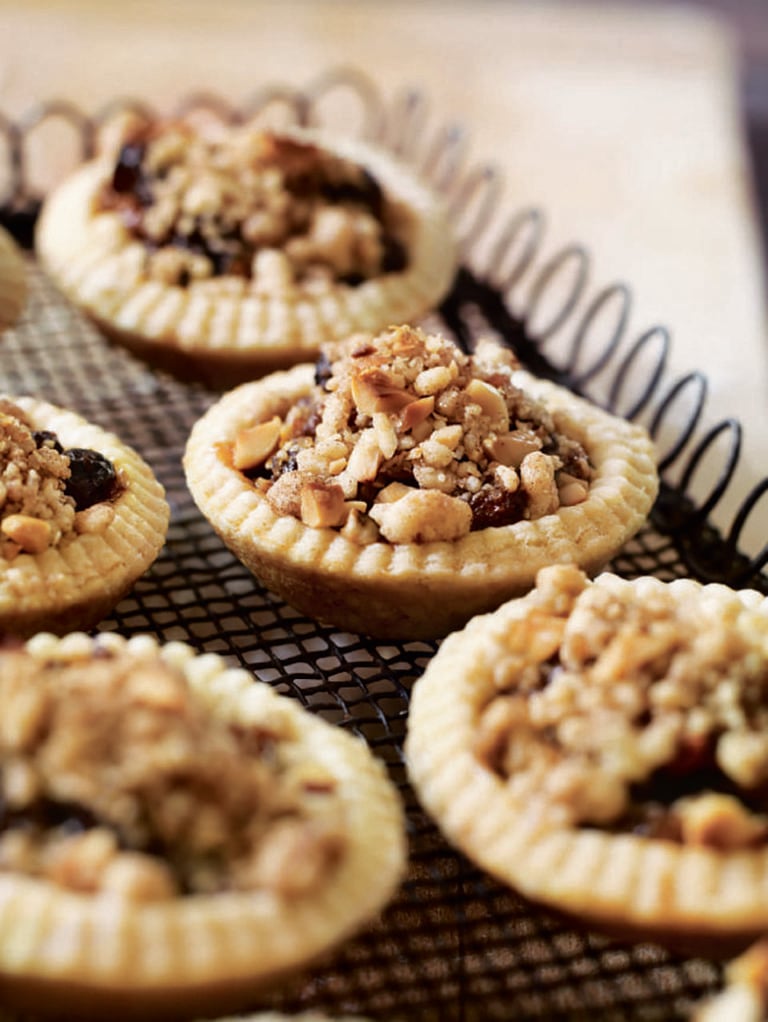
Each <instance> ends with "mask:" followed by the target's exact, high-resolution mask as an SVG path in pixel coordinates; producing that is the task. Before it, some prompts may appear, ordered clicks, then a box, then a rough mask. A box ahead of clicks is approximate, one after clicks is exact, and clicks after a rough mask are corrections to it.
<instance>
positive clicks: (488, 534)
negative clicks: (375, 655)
mask: <svg viewBox="0 0 768 1022" xmlns="http://www.w3.org/2000/svg"><path fill="white" fill-rule="evenodd" d="M313 372H314V367H313V366H311V365H302V366H295V367H294V368H293V369H291V370H288V371H287V372H282V373H274V374H272V375H270V376H269V377H266V378H265V379H263V380H259V381H254V382H251V383H247V384H243V385H242V386H241V387H238V388H236V389H235V390H233V391H231V392H229V393H228V394H226V395H224V396H223V397H222V398H221V399H219V401H217V402H216V403H215V404H214V405H212V406H211V408H210V409H209V410H208V411H207V412H206V414H205V415H204V416H203V417H202V418H201V419H200V420H199V421H198V422H197V423H196V424H195V426H194V427H193V429H192V432H191V434H190V437H189V440H188V442H187V447H186V452H185V456H184V467H185V472H186V476H187V482H188V485H189V488H190V490H191V492H192V495H193V497H194V499H195V501H196V502H197V505H198V507H199V508H200V510H201V511H202V513H203V515H204V516H205V517H206V518H207V519H208V520H209V521H210V522H211V524H212V525H213V527H214V529H215V530H216V532H217V533H218V534H219V535H220V536H221V538H222V539H223V540H224V542H225V543H226V544H227V546H228V547H229V548H230V549H231V550H232V551H233V552H234V553H235V555H236V556H237V557H238V558H239V559H240V560H241V561H242V562H243V563H244V564H245V565H246V566H247V567H248V568H249V570H250V571H251V572H253V574H254V575H256V577H257V578H258V579H259V581H260V582H262V584H263V585H265V586H266V587H267V588H268V589H271V590H273V591H274V592H276V593H278V594H279V595H280V596H282V597H283V599H285V600H286V602H287V603H289V604H291V605H292V606H294V607H296V608H297V609H298V610H300V611H302V612H303V613H304V614H307V615H308V616H309V617H312V618H315V619H319V620H321V621H323V622H326V623H329V624H333V625H336V626H339V627H343V628H345V629H348V630H350V631H353V632H361V633H364V634H368V635H372V636H377V637H382V638H400V639H424V638H434V637H439V636H443V635H446V634H447V633H448V632H450V631H452V630H454V629H455V628H458V627H461V626H462V625H463V624H465V623H466V621H467V620H468V619H469V618H470V617H471V616H472V615H474V614H478V613H482V612H486V611H489V610H492V609H493V608H495V607H497V606H498V605H499V604H500V603H502V602H503V601H504V600H506V599H509V598H511V597H513V596H519V595H521V594H523V593H525V592H526V591H527V590H528V589H529V588H530V587H531V586H532V585H533V583H534V580H535V577H536V573H537V572H538V570H539V569H540V568H542V567H544V566H545V565H547V564H553V563H574V564H578V565H579V566H581V567H583V568H584V569H585V570H586V571H589V572H595V571H597V570H599V569H601V568H602V567H604V565H605V564H606V562H607V561H608V560H609V559H610V558H611V557H612V556H613V555H614V554H615V553H616V552H617V550H618V549H619V548H620V547H621V546H622V544H623V543H624V542H625V541H626V540H627V539H628V538H629V537H631V536H632V535H633V534H634V533H635V532H637V530H638V529H639V528H640V527H641V525H642V524H643V523H644V521H645V520H646V517H647V515H648V513H649V511H650V509H651V506H652V504H653V501H654V499H655V496H656V492H657V485H658V483H657V474H656V467H655V459H654V450H653V445H652V443H651V441H650V439H649V437H648V434H647V433H646V431H645V430H644V429H642V428H641V427H639V426H636V425H633V424H631V423H628V422H627V421H625V420H623V419H620V418H618V417H615V416H612V415H609V414H608V413H606V412H604V411H602V410H600V409H598V408H597V407H596V406H594V405H592V404H590V403H589V402H587V401H585V400H583V399H581V398H578V397H576V396H575V395H573V394H572V393H571V392H570V391H567V390H566V389H565V388H562V387H559V386H557V385H555V384H551V383H549V382H547V381H544V380H539V379H536V378H534V377H533V376H531V375H530V374H528V373H526V372H523V371H520V372H518V373H516V374H515V382H516V383H518V384H519V385H520V386H521V387H523V388H524V389H525V390H526V391H527V392H528V393H530V394H531V395H532V396H533V397H536V398H538V399H540V400H542V401H543V402H544V403H545V404H546V405H547V407H548V408H549V409H550V411H552V412H553V413H554V415H555V419H556V422H557V425H558V428H559V429H560V430H562V432H564V433H567V434H569V435H570V436H572V437H574V438H575V439H577V440H580V441H581V442H582V444H583V445H584V447H585V448H586V450H587V452H588V454H589V455H590V458H591V460H592V463H593V465H594V467H595V470H596V471H595V477H594V479H593V481H592V483H591V487H590V491H589V496H588V499H587V500H585V501H584V502H583V503H581V504H578V505H574V506H572V507H566V508H561V509H560V511H558V512H557V513H556V514H553V515H547V516H545V517H543V518H539V519H537V520H535V521H521V522H518V523H516V524H513V525H507V526H501V527H494V528H486V529H480V530H477V531H475V532H470V533H469V534H468V535H466V536H464V537H463V538H461V539H459V540H456V541H454V542H447V541H439V542H437V541H435V542H425V543H387V542H376V543H372V544H370V545H368V546H361V545H359V544H356V543H354V542H352V541H350V540H348V539H346V538H345V537H343V536H341V535H340V534H339V533H338V531H336V530H334V529H331V528H310V527H308V526H306V525H304V524H303V523H302V522H301V521H299V520H298V519H296V518H292V517H290V516H279V515H276V514H275V513H274V512H273V511H272V510H271V508H270V506H269V503H268V502H267V500H266V498H265V496H264V495H263V494H262V493H261V492H259V491H258V490H257V489H256V488H255V487H254V486H253V485H252V484H251V483H250V482H249V481H248V480H247V479H246V478H245V476H243V475H242V474H241V473H240V472H238V471H236V470H235V469H233V468H231V467H230V466H229V465H227V463H226V461H225V460H224V459H223V458H222V456H221V453H220V446H221V445H222V444H225V443H227V442H228V441H232V440H233V439H234V438H235V436H236V435H237V433H238V431H239V430H240V429H241V428H243V427H244V426H246V425H250V424H252V423H254V422H258V421H259V420H266V419H269V418H271V417H272V416H273V415H276V414H277V415H283V414H285V412H286V410H287V409H288V408H289V407H290V406H291V405H293V404H294V403H295V402H296V401H297V400H298V399H299V398H300V397H301V396H302V395H304V394H306V393H307V392H308V391H309V390H310V388H311V386H312V383H313Z"/></svg>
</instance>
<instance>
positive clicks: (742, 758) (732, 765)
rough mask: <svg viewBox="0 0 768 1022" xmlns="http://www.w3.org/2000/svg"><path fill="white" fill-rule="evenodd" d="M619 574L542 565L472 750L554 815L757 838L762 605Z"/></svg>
mask: <svg viewBox="0 0 768 1022" xmlns="http://www.w3.org/2000/svg"><path fill="white" fill-rule="evenodd" d="M616 582H617V584H616V585H611V584H609V583H608V581H605V582H603V583H602V584H590V583H588V581H587V579H586V576H585V575H584V574H583V573H582V572H580V571H579V570H577V569H576V568H574V567H570V566H557V567H552V568H547V569H544V570H542V571H541V572H540V573H539V576H538V579H537V586H536V590H535V595H534V596H533V597H531V599H532V600H533V601H534V602H533V607H532V609H531V610H530V611H529V612H528V613H527V614H526V615H525V616H524V617H521V618H519V619H517V620H516V621H514V622H512V623H511V627H510V628H509V629H508V631H507V633H506V635H505V638H504V647H505V652H506V658H505V659H502V661H501V662H499V663H498V665H497V667H496V674H495V676H496V678H497V688H498V694H497V695H495V696H494V697H493V698H492V699H491V700H490V702H489V703H488V704H487V705H486V706H485V707H484V709H483V710H482V713H481V716H480V719H479V721H478V736H477V742H476V754H477V755H478V756H479V757H480V758H481V759H482V760H483V761H484V762H486V763H487V764H488V765H489V766H490V767H491V768H492V769H493V770H495V771H497V772H498V773H499V774H500V775H501V776H502V777H504V778H506V782H507V784H508V785H509V786H510V788H511V789H512V790H514V792H515V794H516V797H518V798H519V800H520V802H521V803H523V804H527V805H528V807H529V811H530V812H531V813H532V814H534V815H537V816H538V817H540V818H541V819H542V820H543V821H547V822H548V823H550V824H552V825H555V826H579V825H581V826H588V825H595V826H599V827H606V828H609V829H617V830H627V831H630V830H631V831H634V832H636V833H638V834H645V835H648V836H653V837H659V838H666V839H669V840H672V841H677V842H682V843H686V844H699V845H707V846H710V847H717V848H740V847H746V846H753V845H755V844H764V843H765V842H766V841H768V798H767V797H766V792H767V791H768V699H767V698H766V697H767V696H768V655H767V654H768V619H766V617H765V615H760V614H758V613H755V612H750V611H749V610H748V609H746V608H743V607H736V606H735V605H734V604H729V605H727V608H726V609H724V607H723V605H722V604H721V603H718V602H717V601H715V600H713V601H707V600H704V599H702V600H697V599H695V598H691V593H690V592H687V593H685V594H683V595H681V594H680V593H679V592H678V591H676V590H675V589H674V588H673V587H664V586H662V585H659V586H657V587H649V588H648V589H647V590H644V592H643V596H642V599H639V598H638V597H637V595H636V594H635V593H634V592H633V590H632V588H631V587H630V586H629V585H628V584H627V583H623V584H622V583H621V581H620V580H616ZM513 682H514V688H513V687H512V683H513Z"/></svg>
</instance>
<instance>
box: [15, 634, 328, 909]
mask: <svg viewBox="0 0 768 1022" xmlns="http://www.w3.org/2000/svg"><path fill="white" fill-rule="evenodd" d="M39 638H40V637H39ZM70 638H73V637H70ZM81 638H84V636H81ZM102 638H103V643H104V644H103V646H101V647H99V646H97V647H96V652H95V654H93V653H90V652H89V653H78V652H75V653H70V654H63V653H61V652H57V651H56V650H55V649H52V650H51V651H48V650H46V649H44V648H43V647H42V646H41V645H40V644H38V646H39V648H37V649H36V651H35V652H34V654H32V653H30V652H29V651H28V650H26V649H24V648H22V647H20V646H17V647H15V648H14V647H12V646H10V645H6V646H5V647H0V871H11V872H17V873H22V874H26V875H29V876H32V877H37V878H40V879H44V880H46V881H49V882H51V883H54V884H57V885H59V886H62V887H65V888H68V889H70V890H73V891H77V892H82V893H103V894H109V895H114V896H120V897H123V898H126V899H130V900H133V901H159V900H165V899H168V898H174V897H177V896H179V895H185V894H196V893H216V892H219V891H225V890H246V889H254V888H269V889H272V890H275V891H277V892H280V893H281V894H284V895H288V896H290V895H295V894H299V893H302V892H304V891H307V890H309V889H311V888H313V887H314V886H315V885H316V884H318V883H321V882H322V881H323V880H324V878H326V877H327V875H328V871H329V870H331V869H333V868H334V865H335V863H336V862H337V861H338V858H339V856H340V855H341V853H342V849H343V845H344V842H343V835H342V830H343V817H342V814H341V809H340V808H339V802H338V798H337V796H336V793H335V785H336V782H335V780H334V778H333V777H332V776H331V775H329V774H328V772H327V770H325V769H324V768H323V767H322V766H321V765H320V764H315V763H312V762H308V761H307V760H306V759H305V758H303V757H302V756H299V755H298V754H297V752H296V749H297V747H298V744H299V743H298V742H297V739H296V735H295V734H294V725H293V724H292V722H291V718H290V717H288V716H283V715H281V714H279V713H278V712H277V711H276V710H275V709H274V708H273V709H272V710H271V711H270V714H271V715H269V714H264V711H263V710H261V709H260V707H259V706H256V708H255V709H254V708H253V707H251V710H250V711H248V712H247V713H245V714H243V713H241V714H240V715H239V716H237V717H235V718H234V719H230V718H229V716H226V717H225V716H224V715H218V714H217V713H216V711H215V708H214V710H213V711H212V710H211V708H210V707H209V706H208V705H207V704H206V702H205V700H204V699H203V698H201V697H200V696H198V695H197V693H196V691H195V690H194V688H193V685H192V684H191V683H190V681H189V680H188V677H187V674H186V671H187V669H188V668H187V667H185V663H186V664H189V663H192V665H193V666H194V660H192V661H190V660H189V659H186V660H184V661H182V660H180V661H179V662H175V661H174V658H173V657H172V656H170V655H165V656H160V655H158V653H157V651H156V650H149V651H148V650H146V649H140V648H133V649H132V648H131V645H130V644H126V645H124V646H123V647H122V648H121V649H111V648H110V647H109V639H108V637H106V638H105V637H102ZM59 650H61V647H59ZM189 652H191V651H189ZM260 713H261V715H262V716H263V717H264V719H259V714H260ZM251 718H253V719H251Z"/></svg>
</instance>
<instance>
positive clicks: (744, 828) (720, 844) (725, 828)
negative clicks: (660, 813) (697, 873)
mask: <svg viewBox="0 0 768 1022" xmlns="http://www.w3.org/2000/svg"><path fill="white" fill-rule="evenodd" d="M677 813H678V816H679V817H680V822H681V825H682V830H683V841H684V843H685V844H691V845H706V846H707V847H709V848H723V849H728V848H746V847H749V846H750V845H752V844H754V843H755V842H759V841H762V840H764V839H765V835H766V831H767V830H768V824H767V823H766V821H765V819H760V818H759V817H756V816H753V815H752V814H751V813H749V812H748V811H747V810H746V809H745V808H744V806H742V805H741V803H740V802H739V801H738V799H735V798H733V796H731V795H719V794H714V793H711V794H707V795H702V796H700V797H699V798H696V799H693V800H692V801H691V802H690V803H687V804H684V805H681V806H679V807H678V809H677Z"/></svg>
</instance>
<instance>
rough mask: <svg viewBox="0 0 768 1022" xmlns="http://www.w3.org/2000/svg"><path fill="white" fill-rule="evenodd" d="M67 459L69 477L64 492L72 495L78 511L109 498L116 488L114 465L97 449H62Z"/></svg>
mask: <svg viewBox="0 0 768 1022" xmlns="http://www.w3.org/2000/svg"><path fill="white" fill-rule="evenodd" d="M64 454H65V456H66V457H67V458H68V459H69V469H70V473H71V475H70V477H69V479H67V481H66V484H65V487H64V492H65V493H66V494H67V496H69V497H72V499H73V500H74V502H75V507H76V508H77V510H78V511H83V510H84V509H85V508H87V507H91V506H92V505H93V504H98V503H100V502H101V501H102V500H109V498H110V497H112V496H113V495H114V493H115V490H116V488H117V475H116V473H115V466H114V465H113V464H112V462H111V461H109V459H107V458H105V457H104V455H103V454H99V452H98V451H91V450H88V449H86V448H83V447H72V448H70V449H69V450H68V451H64Z"/></svg>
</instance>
